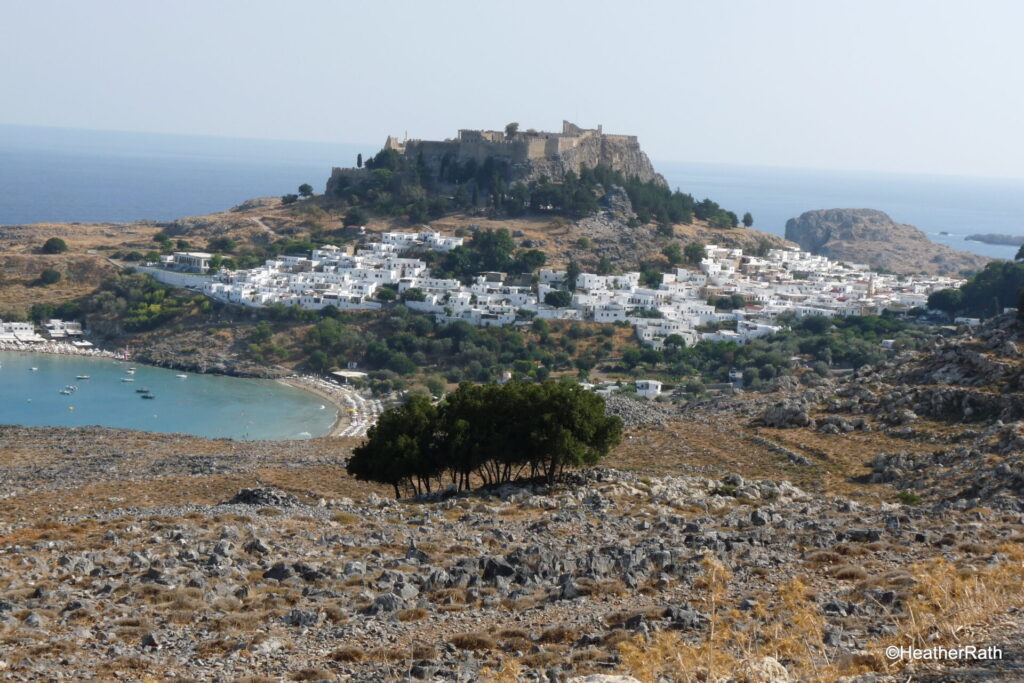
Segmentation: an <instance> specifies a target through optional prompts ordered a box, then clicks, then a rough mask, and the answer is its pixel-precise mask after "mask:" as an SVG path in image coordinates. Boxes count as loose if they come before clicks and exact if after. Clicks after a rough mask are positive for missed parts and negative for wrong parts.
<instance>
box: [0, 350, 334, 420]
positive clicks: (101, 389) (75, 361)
mask: <svg viewBox="0 0 1024 683" xmlns="http://www.w3.org/2000/svg"><path fill="white" fill-rule="evenodd" d="M129 367H133V366H132V364H130V363H120V362H116V361H113V360H110V359H103V358H87V357H78V356H55V355H46V354H38V353H18V352H0V424H22V425H33V426H51V427H80V426H83V425H103V426H106V427H120V428H123V429H142V430H145V431H150V432H180V433H187V434H196V435H199V436H205V437H208V438H217V437H226V438H232V439H242V440H258V439H268V440H281V439H308V438H311V437H316V436H323V435H325V434H327V433H328V432H329V431H330V429H331V426H332V425H333V424H334V421H335V419H336V418H337V416H338V410H337V408H335V407H334V406H333V405H331V404H327V403H325V402H324V401H323V400H322V399H321V398H319V397H318V396H316V395H314V394H311V393H309V392H306V391H302V390H300V389H296V388H294V387H291V386H288V385H286V384H283V383H281V382H276V381H274V380H261V379H241V378H238V377H224V376H221V375H198V374H192V373H181V372H179V371H176V370H166V369H164V368H154V367H149V366H145V365H137V366H134V367H135V372H134V373H131V374H130V373H129V372H128V368H129ZM32 368H36V370H32ZM181 374H185V375H187V376H186V377H180V376H179V375H181ZM80 375H88V376H89V379H77V378H78V377H79V376H80ZM122 379H125V380H130V381H122ZM68 386H74V387H77V390H75V391H72V392H71V393H68V394H62V393H61V391H62V390H64V389H65V388H66V387H68ZM137 389H148V390H149V391H150V393H151V394H152V395H153V396H155V398H153V399H150V400H146V399H143V398H142V395H141V394H140V393H137V391H136V390H137Z"/></svg>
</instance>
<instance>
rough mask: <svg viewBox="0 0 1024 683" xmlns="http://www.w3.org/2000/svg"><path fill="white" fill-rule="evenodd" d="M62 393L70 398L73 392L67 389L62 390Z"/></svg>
mask: <svg viewBox="0 0 1024 683" xmlns="http://www.w3.org/2000/svg"><path fill="white" fill-rule="evenodd" d="M60 393H62V394H64V395H65V396H70V395H71V392H70V391H69V390H67V389H61V390H60Z"/></svg>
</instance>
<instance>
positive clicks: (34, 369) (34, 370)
mask: <svg viewBox="0 0 1024 683" xmlns="http://www.w3.org/2000/svg"><path fill="white" fill-rule="evenodd" d="M29 370H31V371H32V372H36V371H38V370H39V368H29Z"/></svg>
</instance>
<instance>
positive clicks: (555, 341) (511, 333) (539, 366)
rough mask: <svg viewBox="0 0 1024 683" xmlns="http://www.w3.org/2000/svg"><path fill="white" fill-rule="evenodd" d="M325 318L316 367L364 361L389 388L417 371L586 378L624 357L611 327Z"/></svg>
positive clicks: (401, 311)
mask: <svg viewBox="0 0 1024 683" xmlns="http://www.w3.org/2000/svg"><path fill="white" fill-rule="evenodd" d="M307 313H308V312H307ZM320 315H322V316H323V317H322V318H321V319H320V320H318V321H317V322H316V323H315V324H314V325H313V327H312V328H310V329H309V331H308V332H307V333H306V335H305V338H304V340H303V344H302V351H303V353H304V354H306V356H307V357H308V359H309V365H310V366H311V368H312V369H314V370H327V369H330V368H332V367H335V366H339V367H344V366H345V364H346V363H347V362H349V361H356V362H358V363H359V364H360V367H366V368H367V369H368V370H369V371H370V377H371V380H372V383H373V384H374V386H375V387H378V388H380V389H383V390H387V389H390V388H396V387H397V386H398V385H400V384H401V383H403V382H405V381H407V380H408V379H409V378H411V377H412V376H413V375H416V374H417V373H422V374H424V375H430V374H435V375H440V376H441V377H443V378H444V379H445V380H446V381H448V382H451V383H459V382H462V381H474V382H492V381H494V380H496V379H498V378H499V377H501V374H502V373H503V372H504V371H505V370H508V369H511V370H512V372H513V377H515V378H517V379H532V380H537V381H543V380H546V379H548V378H549V377H550V376H551V375H552V373H553V372H559V371H569V372H572V373H574V374H575V373H580V372H583V373H585V372H587V371H589V370H591V369H592V368H594V367H595V366H596V365H597V363H598V362H600V360H601V359H602V358H607V357H608V356H612V355H617V348H616V345H615V340H614V333H615V328H613V327H612V326H610V325H605V326H596V325H582V324H580V323H572V324H561V323H549V322H547V321H545V320H533V321H532V322H531V324H530V326H529V327H525V328H510V327H501V328H478V327H473V326H472V325H470V324H468V323H466V322H463V321H456V322H451V323H444V324H439V323H436V322H434V321H433V320H432V319H431V318H429V317H427V316H423V315H418V314H416V313H413V312H412V311H410V310H409V309H407V308H405V307H404V306H396V307H394V308H390V309H385V310H383V311H379V312H375V313H365V312H353V313H340V312H337V311H329V310H328V309H324V310H323V311H321V312H320ZM556 328H557V329H556ZM559 331H560V332H559Z"/></svg>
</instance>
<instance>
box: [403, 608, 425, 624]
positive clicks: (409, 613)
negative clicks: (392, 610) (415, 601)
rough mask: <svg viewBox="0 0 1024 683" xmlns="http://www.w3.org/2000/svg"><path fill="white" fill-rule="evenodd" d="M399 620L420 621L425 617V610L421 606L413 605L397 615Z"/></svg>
mask: <svg viewBox="0 0 1024 683" xmlns="http://www.w3.org/2000/svg"><path fill="white" fill-rule="evenodd" d="M396 616H397V617H398V620H399V621H403V622H409V621H422V620H423V619H426V618H427V610H425V609H423V608H422V607H413V608H411V609H404V610H402V611H400V612H399V613H398V614H397V615H396Z"/></svg>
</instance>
